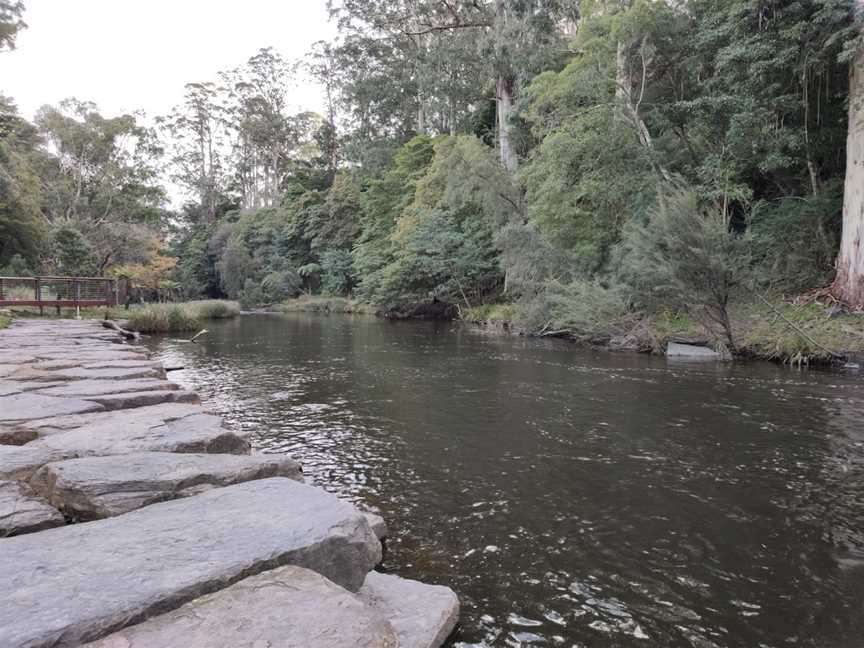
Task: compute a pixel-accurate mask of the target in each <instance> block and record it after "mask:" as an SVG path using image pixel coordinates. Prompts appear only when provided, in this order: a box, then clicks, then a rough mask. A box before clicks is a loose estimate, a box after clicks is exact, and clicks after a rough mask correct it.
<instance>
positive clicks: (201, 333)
mask: <svg viewBox="0 0 864 648" xmlns="http://www.w3.org/2000/svg"><path fill="white" fill-rule="evenodd" d="M209 332H210V331H208V330H207V329H201V330H200V331H198V332H197V333H196V334H195V335H193V336H192V337H191V338H189V341H190V342H194V341H195V340H197V339H198V338H199V337H201V336H202V335H204V334H205V333H209Z"/></svg>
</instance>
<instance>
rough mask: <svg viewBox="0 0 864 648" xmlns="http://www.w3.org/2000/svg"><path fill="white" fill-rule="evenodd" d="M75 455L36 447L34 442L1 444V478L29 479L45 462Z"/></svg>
mask: <svg viewBox="0 0 864 648" xmlns="http://www.w3.org/2000/svg"><path fill="white" fill-rule="evenodd" d="M74 456H75V455H74V454H72V453H70V452H68V451H63V450H56V449H53V448H36V447H33V444H32V443H28V444H26V445H22V446H14V445H0V480H10V481H27V480H28V479H30V478H31V477H32V476H33V475H34V473H35V472H36V471H37V470H39V469H40V468H41V467H42V466H44V465H45V464H47V463H49V462H51V461H60V460H61V459H70V458H72V457H74Z"/></svg>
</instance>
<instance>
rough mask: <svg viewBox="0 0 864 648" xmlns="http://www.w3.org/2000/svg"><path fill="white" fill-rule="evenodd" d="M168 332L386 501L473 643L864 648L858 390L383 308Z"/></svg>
mask: <svg viewBox="0 0 864 648" xmlns="http://www.w3.org/2000/svg"><path fill="white" fill-rule="evenodd" d="M209 328H210V329H211V331H212V332H211V334H210V336H209V337H205V338H203V339H202V340H201V344H196V345H191V344H180V343H174V342H171V341H170V340H167V341H161V342H155V344H156V345H157V347H158V349H159V352H160V354H162V355H163V356H164V357H165V358H166V359H167V360H168V363H169V364H172V365H174V364H176V365H185V366H186V367H187V369H186V370H185V371H183V372H178V374H172V376H173V377H174V378H175V379H177V380H179V381H180V382H182V383H183V384H185V385H188V386H191V387H193V388H195V389H198V390H199V391H200V392H201V393H202V395H203V396H205V398H206V399H207V402H208V403H210V404H212V407H213V409H214V410H217V411H219V412H220V413H221V414H223V415H224V416H225V418H226V420H227V421H228V422H229V424H230V425H232V426H236V427H237V428H241V429H244V430H249V431H251V432H252V433H253V434H254V439H255V445H256V447H258V448H259V449H261V450H263V451H265V452H285V453H289V454H292V455H294V456H296V457H297V458H298V459H299V460H300V461H302V462H303V464H304V469H305V471H306V473H307V475H309V476H310V477H311V480H312V481H314V482H315V483H317V484H320V485H321V486H323V487H325V488H327V489H329V490H331V491H333V492H335V493H337V494H339V495H340V496H343V497H346V498H348V499H351V500H353V501H357V502H363V503H365V504H367V505H369V506H372V507H374V508H377V509H380V510H381V511H382V512H383V514H384V515H385V517H386V518H387V520H388V523H389V526H390V528H391V532H392V534H393V537H392V538H391V540H390V543H389V548H390V551H389V555H388V565H387V566H388V567H391V568H393V569H395V570H398V571H399V572H400V573H401V574H403V575H407V576H414V577H417V578H420V579H422V580H426V581H429V582H441V583H446V584H449V585H451V586H452V587H454V589H456V590H457V591H458V593H459V594H460V597H461V599H462V601H463V610H464V613H463V624H462V625H463V627H462V630H461V632H460V635H459V637H458V638H457V641H458V642H459V643H460V644H461V645H463V646H476V645H487V646H507V645H531V644H539V643H541V642H543V643H546V644H550V645H557V644H561V645H566V646H573V645H575V646H591V647H592V648H593V647H606V646H609V647H611V646H616V647H617V646H696V647H711V646H748V647H750V646H752V647H756V646H772V647H774V646H789V645H794V646H820V647H823V646H850V647H851V646H860V645H862V640H861V637H862V636H864V634H862V629H864V626H862V623H861V621H860V619H861V618H862V617H864V614H862V612H864V610H862V604H861V601H862V600H864V597H862V595H864V569H862V565H864V545H862V543H864V533H862V521H864V508H862V506H861V505H862V503H864V486H862V479H861V476H862V474H864V432H862V426H861V424H860V421H861V420H862V415H864V395H862V391H861V383H860V379H857V378H855V377H850V376H843V375H838V374H830V373H816V372H808V373H800V372H795V371H791V370H784V369H782V368H778V367H771V366H765V365H734V366H732V365H695V366H694V365H680V364H675V365H667V363H666V362H665V360H663V359H656V358H646V357H640V356H631V355H612V354H608V353H601V352H588V351H580V350H576V349H574V348H573V347H570V346H567V345H563V344H558V343H554V342H548V343H541V342H537V341H532V340H522V339H518V338H501V337H496V336H489V335H483V334H479V333H477V332H475V331H472V330H470V329H466V328H462V327H460V326H457V325H451V324H446V325H442V324H426V323H392V322H386V321H379V320H374V319H370V318H364V317H353V318H351V317H336V316H331V317H326V316H306V315H292V316H285V317H282V316H254V317H242V318H239V319H237V320H234V321H231V322H226V323H224V324H219V325H216V326H212V327H209Z"/></svg>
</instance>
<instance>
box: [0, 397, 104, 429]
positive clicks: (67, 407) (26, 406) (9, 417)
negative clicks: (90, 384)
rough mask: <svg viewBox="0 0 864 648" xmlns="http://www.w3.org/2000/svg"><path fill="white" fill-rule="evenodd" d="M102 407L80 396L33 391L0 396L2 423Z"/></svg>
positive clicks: (87, 410)
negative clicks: (61, 396) (50, 394)
mask: <svg viewBox="0 0 864 648" xmlns="http://www.w3.org/2000/svg"><path fill="white" fill-rule="evenodd" d="M101 409H103V407H102V406H101V405H100V404H99V403H94V402H93V401H88V400H82V399H79V398H60V397H58V396H44V395H43V394H36V393H33V392H21V393H20V394H12V395H10V396H0V423H3V422H11V421H27V420H31V419H38V418H45V417H46V416H61V415H64V414H81V413H82V412H95V411H97V410H101Z"/></svg>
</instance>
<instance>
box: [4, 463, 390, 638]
mask: <svg viewBox="0 0 864 648" xmlns="http://www.w3.org/2000/svg"><path fill="white" fill-rule="evenodd" d="M380 555H381V543H380V542H378V540H377V538H375V535H374V534H373V533H372V530H371V529H370V528H369V525H368V523H367V522H366V518H365V517H363V515H362V514H361V513H360V512H359V511H358V510H357V509H356V508H354V507H353V506H352V505H350V504H348V503H346V502H342V501H340V500H339V499H338V498H336V497H335V496H333V495H331V494H329V493H326V492H325V491H323V490H320V489H317V488H313V487H311V486H307V485H305V484H301V483H299V482H297V481H294V480H291V479H285V478H281V477H274V478H271V479H262V480H257V481H252V482H247V483H244V484H237V485H235V486H227V487H225V488H217V489H213V490H210V491H208V492H206V493H203V494H201V495H196V496H194V497H188V498H185V499H179V500H173V501H170V502H162V503H160V504H153V505H152V506H147V507H145V508H143V509H139V510H137V511H133V512H131V513H127V514H125V515H121V516H118V517H114V518H109V519H107V520H98V521H96V522H89V523H87V524H77V525H68V526H65V527H61V528H58V529H49V530H47V531H42V532H40V533H37V534H33V535H30V536H26V537H16V538H8V539H6V540H3V541H2V542H0V582H2V583H3V584H4V587H3V588H2V589H0V646H4V648H6V647H8V648H14V647H17V646H28V647H29V648H46V647H48V646H51V647H59V646H75V645H79V644H80V643H82V642H86V641H92V640H96V639H99V638H101V637H103V636H105V635H107V634H109V633H111V632H114V631H117V630H120V629H121V628H123V627H125V626H127V625H129V624H130V623H131V622H134V621H137V620H139V619H142V618H145V617H148V616H152V615H154V614H159V613H162V612H165V611H167V610H172V609H176V608H177V607H179V606H181V605H183V604H184V603H187V602H189V601H191V600H193V599H195V598H198V597H200V596H203V595H205V594H209V593H211V592H214V591H216V590H219V589H222V588H225V587H227V586H229V585H231V584H233V583H235V582H237V581H239V580H241V579H243V578H245V577H248V576H251V575H255V574H258V573H261V572H263V571H267V570H270V569H273V568H275V567H280V566H284V565H297V566H301V567H307V568H309V569H312V570H314V571H317V572H319V573H320V574H322V575H324V576H325V577H327V578H329V579H330V580H332V581H334V582H335V583H337V584H338V585H341V586H343V587H345V588H347V589H349V590H357V589H358V588H359V587H360V585H361V584H362V583H363V581H364V579H365V577H366V574H367V573H368V571H369V570H370V569H371V568H372V566H373V565H375V564H376V563H377V562H378V559H379V558H380ZM239 612H240V611H239V610H235V613H234V614H237V613H239ZM281 612H282V613H283V614H287V610H285V609H282V610H281ZM162 645H163V646H164V645H173V646H177V648H179V647H180V646H191V645H194V643H193V644H189V643H178V644H170V643H169V644H162Z"/></svg>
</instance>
